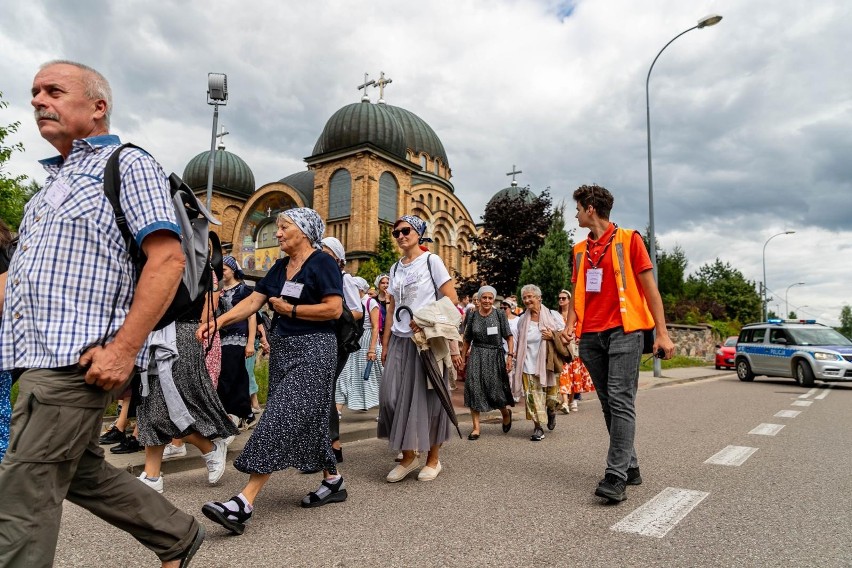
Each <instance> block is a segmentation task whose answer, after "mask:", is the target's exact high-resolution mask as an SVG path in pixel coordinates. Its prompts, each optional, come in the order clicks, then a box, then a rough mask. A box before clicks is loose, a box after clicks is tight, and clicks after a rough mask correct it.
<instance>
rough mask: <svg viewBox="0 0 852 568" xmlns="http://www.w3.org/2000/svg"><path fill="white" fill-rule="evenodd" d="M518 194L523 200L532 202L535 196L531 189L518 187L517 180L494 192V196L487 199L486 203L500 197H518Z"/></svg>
mask: <svg viewBox="0 0 852 568" xmlns="http://www.w3.org/2000/svg"><path fill="white" fill-rule="evenodd" d="M520 196H523V198H524V201H525V202H526V203H532V202H533V201H534V200H535V198H536V194H535V193H533V192H532V190H531V189H529V188H527V187H518V182H516V181H513V182H512V185H510V186H509V187H507V188H504V189H501V190H500V191H498V192H497V193H495V194H494V196H493V197H492V198H491V199H490V200H489V201H488V203H489V204H491V203H493V202H495V201H498V200H500V199H503V198H507V197H508V198H513V197H520Z"/></svg>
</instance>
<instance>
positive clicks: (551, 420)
mask: <svg viewBox="0 0 852 568" xmlns="http://www.w3.org/2000/svg"><path fill="white" fill-rule="evenodd" d="M554 428H556V410H553V409H550V408H548V409H547V429H548V430H553V429H554Z"/></svg>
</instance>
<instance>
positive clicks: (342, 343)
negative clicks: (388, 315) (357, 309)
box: [334, 275, 369, 353]
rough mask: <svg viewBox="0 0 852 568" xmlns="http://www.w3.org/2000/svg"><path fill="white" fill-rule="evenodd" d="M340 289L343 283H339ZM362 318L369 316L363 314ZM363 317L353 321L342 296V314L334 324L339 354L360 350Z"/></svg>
mask: <svg viewBox="0 0 852 568" xmlns="http://www.w3.org/2000/svg"><path fill="white" fill-rule="evenodd" d="M341 277H342V275H341ZM342 289H343V283H342V282H341V290H342ZM362 312H363V310H362ZM364 317H369V316H368V315H367V314H364ZM364 317H362V318H361V320H360V321H359V320H356V319H355V316H353V315H352V310H350V309H349V307H347V305H346V299H345V296H344V300H343V313H341V314H340V317H339V318H337V321H336V322H334V334H335V335H336V336H337V350H338V351H339V352H342V353H354V352H355V351H358V350H359V349H361V338H362V337H363V336H364Z"/></svg>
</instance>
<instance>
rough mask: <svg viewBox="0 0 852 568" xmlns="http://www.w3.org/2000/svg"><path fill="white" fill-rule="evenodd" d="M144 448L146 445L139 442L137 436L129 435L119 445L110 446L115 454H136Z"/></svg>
mask: <svg viewBox="0 0 852 568" xmlns="http://www.w3.org/2000/svg"><path fill="white" fill-rule="evenodd" d="M144 449H145V446H143V445H142V444H140V443H139V440H137V439H136V436H128V437H127V438H125V439H124V441H123V442H121V443H120V444H119V445H117V446H113V447H112V448H110V449H109V451H110V452H112V453H114V454H134V453H136V452H141V451H142V450H144Z"/></svg>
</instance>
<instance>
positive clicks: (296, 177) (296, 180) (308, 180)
mask: <svg viewBox="0 0 852 568" xmlns="http://www.w3.org/2000/svg"><path fill="white" fill-rule="evenodd" d="M278 183H283V184H286V185H289V186H290V187H292V188H293V189H295V190H296V193H298V194H299V196H300V197H301V198H302V201H303V202H304V203H305V207H313V206H314V171H313V170H306V171H304V172H296V173H295V174H290V175H289V176H287V177H285V178H281V179H280V180H279V181H278Z"/></svg>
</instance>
